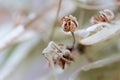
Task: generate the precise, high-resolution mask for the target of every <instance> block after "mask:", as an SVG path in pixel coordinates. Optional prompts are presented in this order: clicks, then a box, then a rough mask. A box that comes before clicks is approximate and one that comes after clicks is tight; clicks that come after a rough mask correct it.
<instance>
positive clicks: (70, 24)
mask: <svg viewBox="0 0 120 80" xmlns="http://www.w3.org/2000/svg"><path fill="white" fill-rule="evenodd" d="M60 26H61V27H62V28H63V30H64V31H65V32H69V31H71V32H74V31H75V29H76V28H77V26H78V22H77V19H76V18H75V17H73V16H72V15H69V16H64V17H62V18H61V20H60Z"/></svg>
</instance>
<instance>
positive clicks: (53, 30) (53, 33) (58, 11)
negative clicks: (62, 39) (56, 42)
mask: <svg viewBox="0 0 120 80" xmlns="http://www.w3.org/2000/svg"><path fill="white" fill-rule="evenodd" d="M61 4H62V0H59V5H58V10H57V14H56V18H55V21H54V24H53V27H52V30H51V33H50V37H49V40H50V41H51V40H52V39H53V37H54V35H55V29H56V25H57V19H58V16H59V13H60V9H61Z"/></svg>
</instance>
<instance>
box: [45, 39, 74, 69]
mask: <svg viewBox="0 0 120 80" xmlns="http://www.w3.org/2000/svg"><path fill="white" fill-rule="evenodd" d="M43 54H44V56H45V57H46V58H47V60H48V62H49V65H50V61H49V58H52V61H53V62H54V64H55V65H59V66H60V67H61V68H62V69H64V68H65V65H66V64H69V63H70V62H71V61H72V60H73V59H72V57H71V55H70V51H69V50H68V49H67V48H66V46H65V45H64V44H58V45H57V44H56V43H54V42H52V41H51V42H50V43H49V44H48V46H47V48H45V49H44V50H43Z"/></svg>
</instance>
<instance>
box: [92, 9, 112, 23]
mask: <svg viewBox="0 0 120 80" xmlns="http://www.w3.org/2000/svg"><path fill="white" fill-rule="evenodd" d="M113 18H114V13H113V12H112V11H111V10H109V9H105V10H103V11H100V12H99V14H98V15H95V16H93V17H92V18H91V23H93V24H97V23H100V22H110V21H111V20H112V19H113Z"/></svg>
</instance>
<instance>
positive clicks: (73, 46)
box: [71, 32, 75, 49]
mask: <svg viewBox="0 0 120 80" xmlns="http://www.w3.org/2000/svg"><path fill="white" fill-rule="evenodd" d="M71 34H72V37H73V44H72V49H74V48H75V35H74V32H71Z"/></svg>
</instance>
